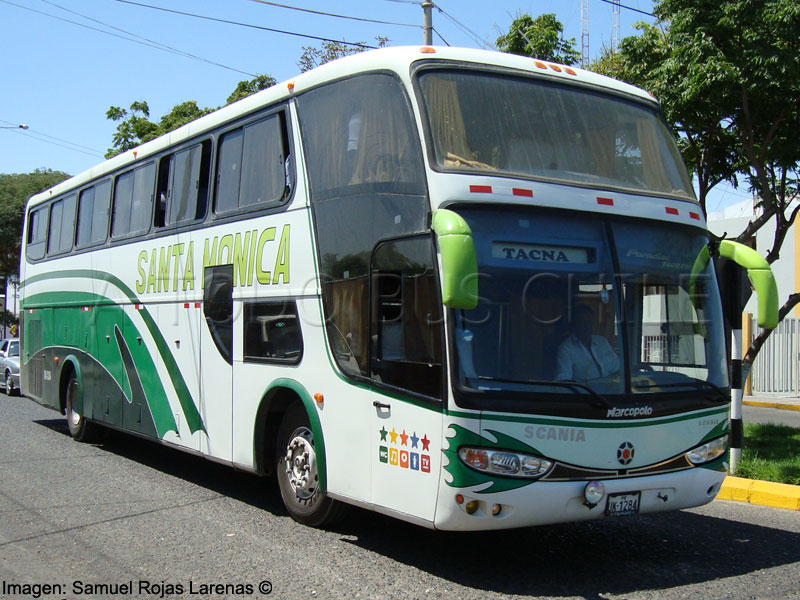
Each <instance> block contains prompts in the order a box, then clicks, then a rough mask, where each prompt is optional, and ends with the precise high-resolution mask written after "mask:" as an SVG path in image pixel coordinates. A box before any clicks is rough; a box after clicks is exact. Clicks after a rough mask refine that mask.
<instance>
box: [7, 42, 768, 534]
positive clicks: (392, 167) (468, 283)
mask: <svg viewBox="0 0 800 600" xmlns="http://www.w3.org/2000/svg"><path fill="white" fill-rule="evenodd" d="M23 242H24V243H23V251H22V265H21V270H22V273H21V293H22V309H23V310H22V312H23V314H22V327H21V331H22V356H21V362H22V390H23V392H24V393H25V394H26V395H27V396H29V397H31V398H33V399H34V400H36V401H38V402H40V403H41V404H43V405H45V406H48V407H51V408H53V409H55V410H58V411H61V413H63V414H66V416H67V421H68V424H69V430H70V432H71V434H72V435H73V437H75V438H76V439H77V440H81V441H87V440H91V439H95V438H96V436H97V434H98V433H99V432H100V431H102V430H103V429H105V428H111V429H117V430H122V431H125V432H129V433H131V434H134V435H138V436H142V437H145V438H148V439H152V440H157V441H158V442H160V443H162V444H164V445H167V446H171V447H176V448H180V449H183V450H186V451H189V452H193V453H197V454H201V455H203V456H206V457H208V458H209V459H211V460H214V461H218V462H222V463H226V464H229V465H232V466H233V467H235V468H237V469H242V470H245V471H250V472H253V473H257V474H261V475H266V474H270V473H275V474H276V475H277V480H278V484H279V487H280V491H281V495H282V498H283V500H284V502H285V504H286V507H287V509H288V511H289V513H290V514H291V515H292V516H293V517H294V518H295V519H297V520H298V521H300V522H303V523H306V524H309V525H323V524H325V523H328V522H330V521H331V520H332V519H334V518H336V517H338V516H340V515H341V513H342V509H343V508H344V507H345V506H346V505H356V506H360V507H365V508H369V509H373V510H376V511H379V512H381V513H385V514H388V515H393V516H396V517H398V518H400V519H404V520H406V521H411V522H414V523H418V524H420V525H424V526H427V527H432V528H437V529H450V530H478V529H494V528H509V527H521V526H528V525H535V524H543V523H555V522H561V521H573V520H588V519H596V518H603V517H615V516H620V515H628V514H634V513H649V512H661V511H668V510H675V509H681V508H685V507H690V506H697V505H700V504H704V503H706V502H709V501H711V500H712V499H713V498H714V497H715V495H716V493H717V492H718V490H719V488H720V485H721V482H722V480H723V478H724V477H725V471H726V460H727V450H728V434H729V421H728V409H729V388H730V385H729V374H728V365H727V361H726V358H725V357H726V351H725V336H724V326H723V318H722V313H721V305H720V298H719V290H718V285H717V282H716V278H715V275H714V270H713V260H712V258H713V257H714V256H715V255H716V254H717V253H718V252H719V249H718V248H716V247H714V246H713V244H712V245H710V244H709V237H708V235H707V232H706V228H705V221H704V217H703V214H702V211H701V210H700V207H699V205H698V203H697V201H696V200H695V197H694V194H693V191H692V188H691V185H690V180H689V178H688V176H687V173H686V171H685V168H684V166H683V165H682V163H681V160H680V156H679V154H678V151H677V148H676V145H675V142H674V139H673V137H672V136H671V134H670V133H669V131H668V129H667V127H666V126H665V124H664V122H663V119H662V117H661V116H660V113H659V108H658V105H657V103H656V102H655V100H654V99H653V98H652V97H650V96H649V95H648V94H646V93H644V92H643V91H641V90H639V89H636V88H634V87H631V86H628V85H625V84H622V83H619V82H617V81H613V80H611V79H608V78H605V77H602V76H599V75H597V74H594V73H590V72H586V71H581V70H578V69H572V68H570V67H564V66H559V65H555V64H551V63H546V62H540V61H535V60H532V59H529V58H525V57H519V56H513V55H507V54H499V53H490V52H484V51H477V50H466V49H451V48H431V47H423V48H418V47H416V48H392V49H382V50H378V51H374V52H368V53H363V54H358V55H355V56H351V57H348V58H345V59H342V60H339V61H335V62H332V63H329V64H326V65H323V66H321V67H319V68H317V69H315V70H313V71H309V72H307V73H305V74H302V75H299V76H297V78H295V79H294V80H292V81H290V82H286V83H283V84H279V85H276V86H274V87H272V88H270V89H268V90H265V91H262V92H260V93H258V94H255V95H253V96H251V97H249V98H246V99H244V100H242V101H239V102H237V103H235V104H233V105H231V106H228V107H225V108H222V109H220V110H218V111H216V112H215V113H213V114H210V115H208V116H206V117H203V118H202V119H198V120H197V121H194V122H192V123H190V124H189V125H186V126H184V127H182V128H181V129H178V130H176V131H173V132H172V133H170V134H168V135H165V136H163V137H161V138H159V139H157V140H154V141H152V142H148V143H146V144H144V145H142V146H140V147H138V148H136V149H134V150H130V151H126V152H125V153H123V154H121V155H119V156H117V157H115V158H113V159H111V160H109V161H107V162H104V163H102V164H100V165H98V166H97V167H94V168H92V169H90V170H89V171H87V172H85V173H83V174H81V175H78V176H76V177H73V178H72V179H70V180H68V181H66V182H64V183H61V184H59V185H58V186H56V187H54V188H53V189H51V190H48V191H46V192H44V193H42V194H38V195H36V196H34V197H33V198H31V200H30V202H29V203H28V206H27V212H26V220H25V230H24V240H23ZM740 250H742V252H739V254H741V255H746V252H745V251H744V250H743V249H740ZM728 254H731V255H734V254H736V252H731V248H728ZM744 262H747V261H744ZM748 266H752V267H753V273H754V277H753V280H754V283H755V285H756V286H757V288H758V291H759V292H762V296H763V297H765V298H768V297H769V292H770V287H769V280H770V274H769V271H768V268H767V270H766V276H765V275H764V272H763V271H760V272H758V273H756V271H758V269H759V268H760V267H762V266H763V265H759V264H753V265H748ZM773 285H774V282H773ZM760 288H764V290H762V289H760ZM772 301H773V302H774V298H772ZM767 308H769V307H767ZM766 313H770V311H769V310H767V309H765V314H766ZM75 468H80V465H75Z"/></svg>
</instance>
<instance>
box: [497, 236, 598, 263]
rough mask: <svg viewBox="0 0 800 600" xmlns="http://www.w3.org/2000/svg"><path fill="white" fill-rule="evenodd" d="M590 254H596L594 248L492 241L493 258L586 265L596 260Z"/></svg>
mask: <svg viewBox="0 0 800 600" xmlns="http://www.w3.org/2000/svg"><path fill="white" fill-rule="evenodd" d="M590 251H591V252H590ZM590 256H592V257H593V256H594V248H577V247H575V246H547V245H543V244H519V243H515V242H493V243H492V258H503V259H506V260H519V261H529V262H539V263H561V264H578V265H585V264H588V263H589V262H594V261H591V260H590Z"/></svg>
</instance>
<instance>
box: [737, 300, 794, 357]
mask: <svg viewBox="0 0 800 600" xmlns="http://www.w3.org/2000/svg"><path fill="white" fill-rule="evenodd" d="M797 304H800V293H797V294H792V295H791V296H789V299H788V300H787V301H786V303H785V304H784V305H783V306H781V309H780V310H779V311H778V323H780V322H781V321H783V318H784V317H785V316H786V315H788V314H789V311H791V310H792V309H793V308H794V307H795V306H796V305H797ZM772 331H773V330H772V329H764V330H762V331H761V333H759V334H758V335H757V336H756V337H755V338H754V339H753V342H752V343H751V344H750V349H749V350H748V351H747V354H746V355H745V357H744V358H743V359H742V362H743V363H745V364H747V365H750V366H752V365H753V361H755V359H756V356H758V351H759V350H761V346H763V345H764V342H766V341H767V338H768V337H769V336H770V334H771V333H772Z"/></svg>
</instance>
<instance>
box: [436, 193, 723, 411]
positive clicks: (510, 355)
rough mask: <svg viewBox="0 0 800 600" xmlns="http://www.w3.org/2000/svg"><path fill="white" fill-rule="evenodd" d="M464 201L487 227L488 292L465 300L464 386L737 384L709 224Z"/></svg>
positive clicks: (605, 388)
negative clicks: (706, 255) (471, 302)
mask: <svg viewBox="0 0 800 600" xmlns="http://www.w3.org/2000/svg"><path fill="white" fill-rule="evenodd" d="M458 212H459V214H461V215H462V216H463V217H464V218H465V219H466V220H467V222H468V223H469V225H470V227H471V228H472V231H473V236H474V238H475V245H476V251H477V256H478V272H479V283H478V294H479V297H480V300H479V303H478V306H477V308H475V309H472V310H454V311H453V313H454V319H452V322H453V331H452V335H453V340H454V346H455V349H456V355H457V363H458V364H457V368H456V371H457V373H458V378H459V383H458V387H460V389H462V390H465V391H469V390H472V391H481V392H491V391H500V392H503V393H507V392H511V393H513V392H519V393H523V394H526V395H528V394H545V395H546V396H547V397H551V398H552V397H553V396H554V395H555V394H573V395H575V394H578V395H585V394H590V395H594V396H597V395H600V396H602V397H605V396H616V397H620V396H623V395H628V394H652V393H660V392H663V393H667V392H686V391H689V390H700V389H702V390H713V391H715V392H716V391H719V389H720V388H724V387H726V386H727V368H726V365H725V362H724V356H725V352H724V350H725V346H724V335H723V329H722V315H721V308H720V299H719V295H718V290H717V283H716V279H715V276H714V272H713V269H712V267H710V266H709V262H708V261H703V260H700V261H698V260H697V257H698V256H699V255H700V254H701V253H703V252H705V249H706V244H707V241H708V240H707V239H706V238H705V236H704V235H703V234H702V233H701V232H700V231H699V230H694V229H690V228H683V227H676V226H674V225H667V224H652V223H641V222H634V221H615V220H605V219H601V218H599V217H598V216H593V215H589V214H586V213H584V214H583V215H582V216H575V215H567V214H566V213H557V212H542V211H541V210H539V211H531V210H526V209H522V208H520V209H516V210H514V211H509V212H503V213H499V212H497V211H492V210H490V209H488V208H480V207H470V208H463V209H460V210H459V211H458Z"/></svg>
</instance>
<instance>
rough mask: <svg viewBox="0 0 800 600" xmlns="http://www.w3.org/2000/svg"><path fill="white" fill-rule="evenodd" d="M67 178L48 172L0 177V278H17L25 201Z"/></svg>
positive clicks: (63, 174) (40, 170) (39, 170)
mask: <svg viewBox="0 0 800 600" xmlns="http://www.w3.org/2000/svg"><path fill="white" fill-rule="evenodd" d="M69 177H70V176H69V175H67V174H66V173H62V172H61V171H51V170H49V169H37V170H36V171H33V172H32V173H22V174H13V175H0V277H9V276H12V275H13V276H18V275H19V252H20V247H21V244H22V224H23V220H24V216H25V203H26V202H27V201H28V198H30V197H31V196H33V195H34V194H38V193H39V192H43V191H44V190H46V189H48V188H51V187H53V186H54V185H56V184H57V183H60V182H62V181H64V180H65V179H67V178H69Z"/></svg>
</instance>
